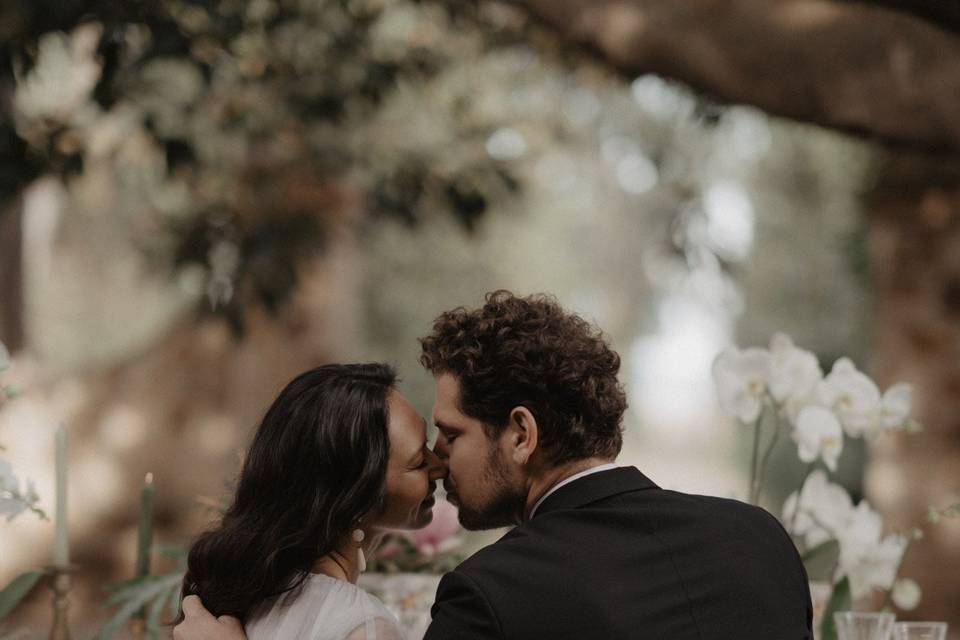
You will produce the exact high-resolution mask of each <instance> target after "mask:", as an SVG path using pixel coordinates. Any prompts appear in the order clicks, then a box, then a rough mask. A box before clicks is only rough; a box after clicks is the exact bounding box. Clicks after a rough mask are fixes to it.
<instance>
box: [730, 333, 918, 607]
mask: <svg viewBox="0 0 960 640" xmlns="http://www.w3.org/2000/svg"><path fill="white" fill-rule="evenodd" d="M713 379H714V383H715V386H716V389H717V395H718V398H719V402H720V406H721V409H722V410H723V412H724V413H726V414H728V415H730V416H733V417H735V418H737V419H739V420H740V421H741V422H743V423H756V424H757V425H759V424H760V423H759V421H760V420H761V418H762V416H763V414H764V409H765V407H769V408H770V409H771V410H772V411H773V412H774V413H775V416H776V420H777V425H776V427H775V428H777V429H779V428H780V427H781V425H787V426H788V428H790V429H791V435H792V438H793V440H794V442H795V443H796V445H797V454H798V456H799V458H800V460H802V461H803V462H806V463H808V464H810V465H813V464H814V463H816V462H817V461H818V460H822V461H823V464H824V465H825V466H826V468H827V469H829V470H830V471H836V468H837V461H838V459H839V457H840V454H841V452H842V451H843V443H844V435H846V436H847V437H849V438H862V437H868V438H872V437H875V436H877V435H879V434H881V433H884V432H888V431H891V430H897V429H911V430H912V429H913V427H914V424H915V423H913V422H912V421H911V419H910V413H911V405H912V388H911V386H910V385H909V384H905V383H899V384H895V385H893V386H892V387H890V388H889V389H887V390H886V391H885V392H882V393H881V391H880V389H879V388H878V387H877V384H876V383H875V382H874V381H873V380H871V379H870V378H869V377H868V376H867V375H865V374H864V373H862V372H861V371H859V370H858V369H857V368H856V366H855V365H854V364H853V362H851V361H850V360H849V359H848V358H841V359H839V360H837V361H836V362H835V363H834V365H833V368H832V369H831V370H830V373H829V374H827V375H824V373H823V371H822V370H821V368H820V364H819V362H818V361H817V358H816V356H815V355H814V354H813V353H811V352H809V351H805V350H803V349H800V348H798V347H797V346H795V345H794V343H793V341H792V340H791V339H790V337H789V336H787V335H785V334H783V333H778V334H776V335H774V336H773V338H772V339H771V341H770V347H769V349H762V348H755V347H753V348H746V349H740V348H737V347H730V348H728V349H726V350H725V351H723V352H722V353H720V355H718V356H717V358H716V360H715V361H714V363H713ZM811 468H812V467H811ZM782 521H783V524H784V526H785V527H786V529H787V530H788V531H789V532H790V533H791V534H792V535H793V536H794V537H795V538H796V539H798V540H800V541H802V543H803V546H804V548H805V549H806V550H808V551H809V550H811V549H815V548H816V547H818V546H820V545H823V544H825V543H829V542H831V541H836V542H837V544H838V546H839V557H838V560H837V564H836V568H835V570H834V575H833V580H834V582H837V581H839V580H841V579H843V578H844V577H846V578H848V579H849V581H850V589H851V595H852V596H853V598H854V599H856V598H860V597H862V596H864V595H866V594H868V593H869V592H870V591H871V590H872V589H884V590H893V592H894V593H893V595H894V597H895V601H897V602H898V603H902V604H903V605H905V606H909V605H911V604H912V605H914V606H915V604H916V600H918V599H919V593H918V587H916V583H914V582H913V581H909V580H902V581H897V580H896V577H897V572H898V571H899V567H900V561H901V559H902V557H903V553H904V551H905V550H906V547H907V544H908V539H907V538H906V537H905V536H903V535H893V534H891V535H887V536H886V537H884V536H883V520H882V518H881V517H880V514H879V513H877V512H876V511H874V510H873V508H872V507H871V506H870V504H869V503H868V502H867V501H866V500H863V501H861V502H860V503H859V504H857V505H854V504H853V500H852V499H851V497H850V494H849V493H847V490H846V489H844V488H843V487H842V486H841V485H839V484H834V483H831V482H830V481H829V480H828V478H827V473H826V472H825V471H824V470H822V469H817V470H815V471H812V472H810V473H809V474H808V475H807V477H806V480H805V482H804V483H803V486H802V487H801V488H800V490H799V491H797V492H794V493H793V494H791V495H790V496H789V498H787V501H786V502H785V504H784V506H783V513H782Z"/></svg>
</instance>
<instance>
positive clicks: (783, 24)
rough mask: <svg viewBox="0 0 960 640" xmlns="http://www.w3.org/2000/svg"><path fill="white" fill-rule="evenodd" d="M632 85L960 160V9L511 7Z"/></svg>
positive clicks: (889, 3) (658, 3)
mask: <svg viewBox="0 0 960 640" xmlns="http://www.w3.org/2000/svg"><path fill="white" fill-rule="evenodd" d="M508 1H509V2H510V3H511V4H513V5H516V6H518V7H521V8H524V9H526V10H527V11H528V12H529V13H530V14H531V15H532V16H533V17H534V18H535V19H536V20H538V21H539V22H542V23H544V24H546V25H548V26H549V27H551V28H552V29H554V30H556V31H557V32H558V33H559V34H560V36H561V37H562V38H564V40H566V41H567V42H570V43H574V44H575V45H577V46H581V47H584V48H586V49H588V50H592V51H594V52H596V53H598V54H599V55H600V56H601V57H602V58H603V59H604V60H605V61H606V62H607V63H608V64H609V65H610V66H611V67H613V68H614V69H616V70H617V71H619V72H620V73H622V74H624V75H625V76H628V77H633V76H636V75H639V74H643V73H656V74H659V75H663V76H667V77H672V78H675V79H678V80H680V81H683V82H685V83H687V84H689V85H691V86H693V87H694V88H696V89H697V90H699V91H701V92H704V93H706V94H707V95H709V96H711V97H712V98H714V99H717V100H719V101H721V102H726V103H743V104H749V105H753V106H756V107H759V108H760V109H763V110H764V111H767V112H769V113H772V114H776V115H782V116H787V117H790V118H794V119H797V120H801V121H806V122H812V123H815V124H819V125H823V126H827V127H831V128H835V129H840V130H846V131H851V132H855V133H859V134H862V135H865V136H868V137H874V138H877V139H879V140H881V141H883V142H886V143H893V144H894V145H905V146H912V147H917V148H920V149H924V150H933V151H949V152H955V151H960V65H958V63H957V61H958V60H960V36H958V35H957V32H958V31H960V3H958V2H956V1H935V0H931V1H921V2H913V1H899V0H877V1H876V2H873V3H870V4H868V3H861V2H836V1H830V0H780V1H776V2H774V1H772V0H730V1H729V2H714V1H712V0H689V1H687V2H674V1H672V0H508Z"/></svg>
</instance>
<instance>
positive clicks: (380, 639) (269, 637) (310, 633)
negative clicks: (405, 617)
mask: <svg viewBox="0 0 960 640" xmlns="http://www.w3.org/2000/svg"><path fill="white" fill-rule="evenodd" d="M244 629H245V631H246V633H247V638H249V640H280V639H281V638H282V639H283V640H404V637H403V633H402V632H401V631H400V626H399V625H398V624H397V619H396V618H395V617H394V616H393V614H391V613H390V611H388V610H387V608H386V607H385V606H383V603H382V602H380V601H379V600H378V599H377V598H375V597H374V596H372V595H370V594H369V593H367V592H366V591H364V590H363V589H361V588H360V587H358V586H356V585H354V584H351V583H349V582H346V581H345V580H338V579H336V578H332V577H330V576H325V575H322V574H316V573H311V574H310V575H309V576H307V579H306V580H305V581H304V583H303V587H302V589H300V590H299V591H298V592H296V593H295V594H284V595H281V596H278V597H277V598H274V599H272V600H270V601H267V602H265V603H264V604H263V605H261V606H260V607H258V608H257V610H256V611H254V612H253V614H252V615H251V616H249V618H248V620H247V622H246V624H245V625H244Z"/></svg>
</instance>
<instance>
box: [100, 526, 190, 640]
mask: <svg viewBox="0 0 960 640" xmlns="http://www.w3.org/2000/svg"><path fill="white" fill-rule="evenodd" d="M157 551H158V552H159V553H160V555H163V556H166V557H168V558H173V559H175V560H177V565H178V566H177V569H175V570H174V571H170V572H169V573H166V574H163V575H159V576H144V577H139V578H132V579H130V580H124V581H122V582H117V583H114V584H112V585H110V586H109V587H107V591H108V592H109V593H110V595H109V596H108V597H107V599H106V601H105V602H104V603H103V606H104V607H106V608H110V607H117V610H116V612H115V613H114V615H113V617H112V618H110V620H109V621H108V622H107V623H106V624H105V625H104V626H103V628H102V629H101V630H100V635H99V636H98V637H99V638H100V640H109V638H112V637H113V635H114V634H115V633H116V632H117V631H119V630H120V628H121V627H123V625H124V624H126V623H127V622H129V621H130V620H131V619H132V618H134V617H135V616H142V617H143V618H144V619H145V622H146V631H147V635H148V636H149V637H150V638H151V639H159V638H160V637H161V628H160V627H161V624H163V623H164V621H163V620H162V616H163V612H164V611H166V612H167V614H168V616H169V618H170V619H169V620H168V621H166V622H170V621H172V620H173V619H174V618H176V616H177V615H178V613H179V609H180V588H181V585H182V584H183V576H184V573H185V570H184V567H183V564H184V563H185V561H186V554H187V550H186V549H185V548H184V547H182V546H180V545H160V546H159V547H158V548H157Z"/></svg>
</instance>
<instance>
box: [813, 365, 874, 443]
mask: <svg viewBox="0 0 960 640" xmlns="http://www.w3.org/2000/svg"><path fill="white" fill-rule="evenodd" d="M817 396H818V398H819V400H820V402H821V403H822V404H823V405H824V406H826V407H828V408H830V409H833V411H834V412H836V414H837V417H838V418H840V424H842V425H843V429H844V431H846V433H847V435H848V436H850V437H851V438H859V437H861V436H864V435H866V434H868V433H873V432H875V431H876V429H877V428H878V427H879V420H880V390H879V389H878V388H877V385H876V384H875V383H874V382H873V380H871V379H870V378H868V377H867V376H866V375H864V374H863V373H861V372H860V371H858V370H857V368H856V366H855V365H854V364H853V362H851V361H850V360H849V359H848V358H840V359H839V360H837V361H836V363H834V365H833V369H832V370H831V371H830V373H829V375H827V377H826V378H824V379H823V382H821V383H820V384H819V385H817Z"/></svg>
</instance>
